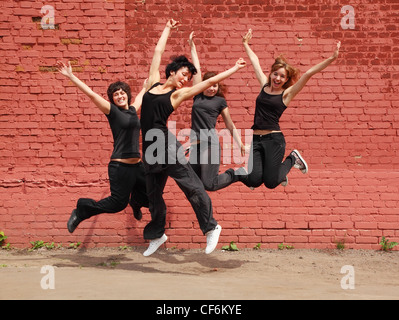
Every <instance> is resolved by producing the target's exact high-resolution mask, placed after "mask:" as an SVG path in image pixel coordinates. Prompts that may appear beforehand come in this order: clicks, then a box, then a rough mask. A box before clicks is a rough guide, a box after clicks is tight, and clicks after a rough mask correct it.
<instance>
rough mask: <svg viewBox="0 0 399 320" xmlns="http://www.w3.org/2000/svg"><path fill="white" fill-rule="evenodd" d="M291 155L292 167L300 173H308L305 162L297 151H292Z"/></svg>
mask: <svg viewBox="0 0 399 320" xmlns="http://www.w3.org/2000/svg"><path fill="white" fill-rule="evenodd" d="M291 155H292V156H293V157H294V158H295V164H294V167H295V168H297V169H299V170H301V171H302V173H304V174H305V173H308V170H309V167H308V164H307V163H306V161H305V160H304V159H303V158H302V156H301V154H300V153H299V151H298V150H293V151H292V152H291Z"/></svg>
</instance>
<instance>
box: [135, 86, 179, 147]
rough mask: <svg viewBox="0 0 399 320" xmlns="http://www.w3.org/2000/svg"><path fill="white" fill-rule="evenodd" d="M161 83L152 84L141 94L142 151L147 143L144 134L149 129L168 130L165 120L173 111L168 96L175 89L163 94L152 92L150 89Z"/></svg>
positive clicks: (165, 131) (166, 120)
mask: <svg viewBox="0 0 399 320" xmlns="http://www.w3.org/2000/svg"><path fill="white" fill-rule="evenodd" d="M159 85H161V83H156V84H154V85H153V86H152V87H151V88H150V90H148V91H147V92H146V93H145V94H144V96H143V104H142V107H141V120H140V121H141V131H142V133H143V152H144V151H145V150H146V149H147V147H148V145H149V144H151V142H149V143H148V141H146V139H145V136H146V134H147V132H148V131H149V130H151V129H160V130H162V131H163V132H164V133H167V132H168V127H167V122H168V118H169V116H170V115H171V114H172V112H173V111H174V108H173V106H172V102H171V101H170V97H171V95H172V94H173V92H175V91H176V90H172V91H169V92H167V93H164V94H153V93H151V92H150V91H151V90H152V89H153V88H155V87H157V86H159Z"/></svg>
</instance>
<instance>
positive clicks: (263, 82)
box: [242, 29, 267, 88]
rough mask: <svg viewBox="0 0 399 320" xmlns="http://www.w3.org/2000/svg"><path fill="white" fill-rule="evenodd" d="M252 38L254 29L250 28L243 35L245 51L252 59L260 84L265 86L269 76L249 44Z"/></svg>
mask: <svg viewBox="0 0 399 320" xmlns="http://www.w3.org/2000/svg"><path fill="white" fill-rule="evenodd" d="M251 39H252V29H249V30H248V33H247V34H246V35H245V36H243V38H242V43H243V44H244V49H245V52H246V53H247V55H248V58H249V60H250V61H251V63H252V66H253V68H254V70H255V75H256V78H257V79H258V81H259V83H260V86H261V87H262V88H263V86H264V85H266V84H267V76H266V75H265V74H264V73H263V71H262V67H261V66H260V63H259V58H258V56H257V55H256V54H255V52H253V50H252V49H251V47H250V46H249V41H250V40H251Z"/></svg>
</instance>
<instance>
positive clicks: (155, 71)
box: [147, 19, 180, 90]
mask: <svg viewBox="0 0 399 320" xmlns="http://www.w3.org/2000/svg"><path fill="white" fill-rule="evenodd" d="M179 25H180V23H179V22H177V21H175V20H173V19H170V20H168V22H167V23H166V26H165V29H164V30H163V32H162V35H161V37H160V38H159V40H158V43H157V46H156V47H155V52H154V56H153V58H152V62H151V67H150V74H149V77H148V82H147V90H148V89H150V88H151V87H152V86H153V85H154V84H155V83H157V82H159V80H160V79H161V74H160V72H159V67H160V65H161V59H162V55H163V53H164V52H165V48H166V43H167V42H168V38H169V35H170V32H171V30H172V29H175V28H177V27H178V26H179Z"/></svg>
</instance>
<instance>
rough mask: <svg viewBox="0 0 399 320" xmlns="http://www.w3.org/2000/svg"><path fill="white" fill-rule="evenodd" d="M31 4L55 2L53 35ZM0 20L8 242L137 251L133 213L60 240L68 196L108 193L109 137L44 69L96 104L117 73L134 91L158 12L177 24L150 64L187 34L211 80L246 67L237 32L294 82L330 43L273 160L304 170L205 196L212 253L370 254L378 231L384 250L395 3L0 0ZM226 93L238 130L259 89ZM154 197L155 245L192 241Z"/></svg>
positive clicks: (395, 164) (392, 208) (397, 42)
mask: <svg viewBox="0 0 399 320" xmlns="http://www.w3.org/2000/svg"><path fill="white" fill-rule="evenodd" d="M46 4H50V5H53V6H54V7H55V26H54V27H55V29H49V30H43V29H41V27H40V25H41V23H40V22H41V14H40V10H41V8H42V7H43V6H44V5H46ZM345 5H351V6H353V8H354V10H355V29H343V28H342V26H341V19H342V18H343V17H344V16H345V14H343V13H341V8H342V7H343V6H345ZM0 10H1V12H2V15H1V18H0V19H1V20H0V57H1V64H0V103H1V106H0V230H2V231H4V232H5V234H6V235H8V241H9V242H10V243H11V245H12V246H15V247H28V246H29V241H36V240H43V241H46V242H55V243H63V244H64V245H66V244H68V243H71V242H78V241H82V242H83V243H84V245H86V246H89V247H93V246H119V245H143V244H144V241H143V240H142V230H143V227H144V226H145V224H146V223H147V222H148V221H149V213H148V211H147V210H146V211H144V214H145V216H144V219H143V221H142V222H136V221H135V220H134V219H133V217H132V213H131V209H130V208H128V209H126V210H125V211H124V212H123V213H119V214H116V215H101V216H98V217H95V218H92V219H91V220H89V221H85V222H84V223H83V224H82V225H81V226H80V227H79V228H78V229H77V230H76V231H75V233H74V234H73V235H70V234H69V233H68V231H67V230H66V222H67V220H68V218H69V215H70V213H71V211H72V209H73V208H74V206H75V203H76V200H77V199H78V198H79V197H82V196H84V197H92V198H94V199H101V198H103V197H105V196H108V194H109V187H108V180H107V179H108V177H107V163H108V160H109V155H110V152H111V150H112V137H111V133H110V130H109V127H108V124H107V121H106V119H105V117H104V116H103V115H102V114H101V113H100V112H99V111H98V110H97V109H96V108H95V107H94V106H93V105H92V104H91V103H90V102H89V100H88V99H87V98H86V97H85V96H84V95H82V94H80V93H78V91H77V89H76V88H75V87H74V86H73V85H72V84H71V83H69V82H68V81H67V80H65V79H64V78H63V77H62V76H61V75H58V74H57V73H56V72H54V69H53V68H52V66H53V65H54V63H55V62H56V61H57V60H58V59H63V60H67V59H68V60H72V61H73V64H74V68H75V72H76V74H77V75H78V76H79V77H80V78H81V79H82V80H84V81H85V82H86V83H87V84H88V85H90V86H91V87H92V88H93V89H94V90H95V91H97V92H99V93H101V94H104V96H105V91H106V88H107V86H108V84H109V83H110V82H112V81H114V80H117V79H122V80H127V81H128V82H129V83H130V84H131V85H132V89H133V91H135V92H137V91H138V90H139V88H140V84H141V82H142V80H143V79H144V78H145V77H146V76H147V72H148V68H149V63H150V61H151V57H152V53H153V50H154V47H155V44H156V41H157V40H158V37H159V35H160V33H161V31H162V29H163V27H164V25H165V22H166V18H167V17H171V18H174V19H178V20H180V21H181V22H182V24H183V25H182V27H180V28H179V30H178V31H175V32H173V34H172V36H171V38H170V40H169V42H168V48H167V51H166V52H165V55H164V61H163V65H166V63H167V62H168V58H169V57H170V56H171V55H174V54H189V53H190V51H189V47H188V45H187V39H188V36H189V34H190V32H191V31H192V30H194V31H196V34H197V38H196V43H197V49H198V52H199V56H200V59H201V62H202V66H203V69H204V70H215V71H217V72H219V71H222V70H225V69H226V68H229V67H230V66H232V65H233V64H234V63H235V61H236V60H237V58H239V57H245V58H246V56H245V53H244V51H243V47H242V44H241V36H242V35H243V34H244V33H245V32H246V31H247V30H248V28H252V29H253V31H254V38H253V40H252V47H253V49H254V51H255V52H256V53H257V54H258V55H259V58H260V61H261V65H262V66H263V68H264V69H265V70H267V69H268V68H269V67H270V65H271V63H272V62H273V57H276V56H277V55H279V54H281V53H283V54H285V56H286V57H287V58H288V59H289V60H290V61H291V62H292V63H293V64H294V65H296V66H298V67H299V68H300V69H301V71H302V72H305V71H306V70H307V69H308V68H309V67H311V66H312V65H314V64H316V63H318V62H320V61H321V60H322V59H324V58H327V57H328V56H329V55H330V54H331V53H332V50H333V48H334V41H335V40H341V41H342V52H341V55H340V58H339V60H337V61H336V62H335V63H334V64H333V65H331V66H330V67H329V68H328V69H326V70H325V71H324V72H323V73H321V74H318V75H316V76H314V78H313V79H312V80H311V81H309V83H308V85H307V86H306V87H305V89H304V90H303V92H302V93H301V94H300V95H298V96H297V98H296V99H295V100H294V101H293V102H292V103H291V104H290V107H289V109H288V110H287V111H286V112H285V114H284V115H283V118H282V121H281V126H282V129H283V131H284V134H285V136H286V140H287V153H288V152H289V151H290V150H291V149H293V148H297V149H299V150H301V151H302V153H303V156H304V157H305V158H306V160H307V161H308V163H309V166H310V172H309V174H308V175H302V174H301V173H300V172H299V171H298V170H293V171H292V172H291V173H290V175H289V178H290V184H289V186H288V187H286V188H283V187H278V188H277V189H275V190H268V189H266V188H265V187H264V186H262V187H260V188H258V189H256V190H254V191H251V190H248V188H246V187H244V186H243V185H241V184H239V183H237V184H235V185H232V186H230V187H228V188H227V189H224V190H221V191H218V192H214V193H210V196H211V198H212V200H213V206H214V214H215V217H216V219H217V220H218V221H219V223H220V224H221V225H222V227H223V232H222V236H221V241H220V245H223V244H227V243H229V242H230V241H235V242H236V243H238V245H239V247H241V248H242V247H253V246H254V245H256V244H257V243H262V247H263V248H266V247H270V248H276V247H277V245H278V244H279V243H285V244H289V245H294V247H296V248H331V247H335V243H336V242H337V241H341V242H345V245H346V247H347V248H367V249H377V248H379V245H378V243H379V242H380V240H381V237H382V236H386V237H387V238H389V239H390V240H392V241H395V240H396V241H398V240H399V211H398V209H397V208H398V206H399V196H398V193H399V182H398V181H399V151H398V150H399V137H398V136H399V125H398V123H399V95H398V82H399V81H398V79H399V17H398V16H397V14H396V13H397V12H398V10H399V3H398V1H397V0H384V1H383V0H378V1H374V0H373V1H371V0H368V1H364V0H362V1H360V0H356V1H350V2H349V1H348V2H345V1H340V2H339V4H336V1H321V2H320V1H319V2H316V4H315V3H314V2H313V1H303V0H302V1H292V0H287V1H284V0H275V1H266V0H262V1H258V0H250V1H244V0H236V1H230V0H202V1H195V2H189V1H179V4H176V1H174V4H169V1H165V0H145V1H136V0H126V1H124V0H91V1H86V0H85V1H82V0H63V1H58V2H56V3H55V4H54V3H47V2H45V1H18V2H17V1H10V0H4V1H2V2H1V3H0ZM225 84H226V85H227V87H228V95H227V100H228V103H229V107H230V112H231V114H232V117H233V120H234V121H235V124H236V126H237V128H239V129H248V128H250V126H251V124H252V120H253V114H254V101H255V99H256V96H257V94H258V92H259V85H258V83H257V81H256V79H255V77H254V73H253V70H252V67H251V66H248V67H247V68H246V69H244V70H241V71H240V72H239V73H237V74H235V75H234V76H233V77H232V78H231V79H228V80H226V81H225ZM189 107H190V104H189V103H186V104H185V105H183V107H181V108H180V109H179V110H178V112H177V113H176V114H175V115H173V116H172V120H174V121H177V129H178V130H180V129H183V128H189V126H190V109H189ZM218 128H220V129H221V128H223V123H220V124H219V125H218ZM227 167H230V166H228V165H227V166H223V167H222V168H221V169H222V170H224V169H225V168H227ZM165 199H166V203H167V206H168V218H167V234H168V236H169V238H170V242H168V246H169V247H171V246H175V245H176V246H177V247H178V248H199V247H204V245H205V237H203V236H202V234H201V232H200V230H199V228H198V224H197V222H196V219H195V215H194V213H193V211H192V209H191V207H190V206H189V203H188V201H187V200H186V199H185V197H184V195H183V194H182V192H181V191H180V190H179V189H178V188H177V187H176V184H175V183H174V182H173V181H169V182H168V184H167V187H166V190H165Z"/></svg>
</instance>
